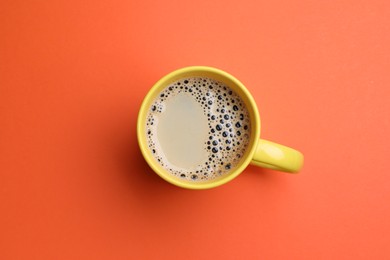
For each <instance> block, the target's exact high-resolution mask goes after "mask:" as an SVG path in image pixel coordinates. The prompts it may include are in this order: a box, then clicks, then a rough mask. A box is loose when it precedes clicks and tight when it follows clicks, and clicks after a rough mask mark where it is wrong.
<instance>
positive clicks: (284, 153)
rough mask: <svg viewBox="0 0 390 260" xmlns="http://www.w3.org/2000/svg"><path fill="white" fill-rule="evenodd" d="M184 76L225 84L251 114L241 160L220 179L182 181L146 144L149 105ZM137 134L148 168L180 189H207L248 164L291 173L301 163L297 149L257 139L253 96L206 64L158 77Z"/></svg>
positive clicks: (234, 174) (256, 121)
mask: <svg viewBox="0 0 390 260" xmlns="http://www.w3.org/2000/svg"><path fill="white" fill-rule="evenodd" d="M185 77H209V78H213V79H215V80H218V81H221V82H223V83H225V84H226V85H227V86H229V87H230V88H231V89H232V90H234V91H235V92H236V93H237V94H238V95H240V97H241V98H242V100H243V101H244V103H245V105H246V106H247V108H248V111H249V114H250V121H251V134H250V142H249V145H248V148H247V150H246V152H245V154H244V156H243V157H242V160H241V162H240V163H239V164H238V165H237V166H236V167H235V168H234V169H232V170H231V172H230V173H228V174H225V175H224V176H222V177H221V178H217V179H215V180H210V181H207V182H192V181H187V180H181V179H179V178H177V177H175V176H173V175H171V174H170V173H169V172H167V171H165V169H164V168H163V167H162V166H160V164H159V163H158V162H157V161H156V159H155V158H154V157H153V155H152V153H151V151H150V150H149V149H148V146H147V137H146V117H147V114H148V109H149V108H150V106H151V104H152V102H153V101H154V99H155V97H156V96H157V95H158V94H159V93H160V92H161V91H162V90H163V89H164V88H165V87H167V86H168V85H169V84H170V83H172V82H174V81H176V80H179V79H182V78H185ZM137 136H138V143H139V146H140V149H141V152H142V154H143V156H144V158H145V160H146V162H147V163H148V164H149V165H150V167H151V168H152V169H153V170H154V171H155V172H156V173H157V174H158V175H160V176H161V177H162V178H163V179H165V180H166V181H168V182H170V183H172V184H174V185H177V186H180V187H183V188H189V189H208V188H213V187H217V186H219V185H222V184H224V183H226V182H228V181H230V180H232V179H234V178H235V177H237V176H238V175H239V174H240V173H241V172H242V171H243V170H244V169H245V168H246V167H247V166H248V164H249V163H251V164H253V165H256V166H260V167H265V168H270V169H274V170H279V171H284V172H290V173H296V172H298V171H299V170H300V169H301V167H302V165H303V155H302V154H301V153H300V152H298V151H297V150H294V149H292V148H289V147H286V146H283V145H280V144H276V143H273V142H270V141H266V140H262V139H260V116H259V112H258V110H257V106H256V103H255V101H254V99H253V97H252V95H251V94H250V93H249V91H248V90H247V89H246V88H245V86H244V85H243V84H242V83H241V82H240V81H239V80H237V79H236V78H235V77H233V76H232V75H230V74H229V73H227V72H224V71H222V70H219V69H216V68H211V67H206V66H193V67H186V68H182V69H179V70H176V71H173V72H171V73H169V74H168V75H166V76H165V77H163V78H162V79H160V80H159V81H158V82H157V83H156V84H155V85H154V86H153V87H152V89H151V90H150V91H149V93H148V94H147V95H146V97H145V99H144V101H143V103H142V105H141V109H140V111H139V114H138V122H137ZM183 152H185V151H183Z"/></svg>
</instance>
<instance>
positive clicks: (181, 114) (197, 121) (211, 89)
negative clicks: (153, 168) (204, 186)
mask: <svg viewBox="0 0 390 260" xmlns="http://www.w3.org/2000/svg"><path fill="white" fill-rule="evenodd" d="M146 132H147V133H146V134H147V140H148V147H149V149H150V151H151V153H152V154H153V156H154V158H155V159H156V160H157V162H158V163H159V164H160V165H161V166H162V167H164V169H165V170H166V171H168V172H169V173H171V174H172V175H174V176H177V178H180V179H185V180H188V181H195V182H202V181H208V180H211V179H215V178H219V177H221V176H223V175H225V174H228V173H229V172H230V171H231V170H232V169H234V168H235V167H236V166H237V165H238V163H239V162H240V159H241V157H242V156H243V155H244V153H245V151H246V149H247V147H248V143H249V139H250V138H249V135H250V120H249V112H248V110H247V108H246V106H245V104H244V102H243V101H242V99H241V98H240V96H239V95H237V94H236V93H235V92H234V91H233V90H232V89H230V88H229V87H228V86H227V85H226V84H224V83H222V82H220V81H216V80H214V79H211V78H206V77H190V78H183V79H181V80H178V81H175V82H173V83H171V84H170V85H168V86H167V87H166V88H165V89H163V90H162V91H161V92H160V93H159V94H158V96H157V97H156V99H155V100H154V101H153V103H152V105H151V107H150V109H149V112H148V115H147V121H146Z"/></svg>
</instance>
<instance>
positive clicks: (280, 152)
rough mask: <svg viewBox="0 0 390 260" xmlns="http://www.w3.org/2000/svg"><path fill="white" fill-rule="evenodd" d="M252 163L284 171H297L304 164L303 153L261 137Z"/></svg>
mask: <svg viewBox="0 0 390 260" xmlns="http://www.w3.org/2000/svg"><path fill="white" fill-rule="evenodd" d="M251 164H253V165H256V166H260V167H264V168H268V169H273V170H278V171H283V172H289V173H297V172H299V170H300V169H301V168H302V166H303V154H302V153H301V152H299V151H297V150H295V149H292V148H290V147H287V146H284V145H281V144H277V143H274V142H270V141H267V140H263V139H260V140H259V142H258V144H257V148H256V151H255V153H254V155H253V158H252V161H251Z"/></svg>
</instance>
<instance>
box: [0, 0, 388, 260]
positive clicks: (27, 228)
mask: <svg viewBox="0 0 390 260" xmlns="http://www.w3.org/2000/svg"><path fill="white" fill-rule="evenodd" d="M389 17H390V4H389V2H388V1H369V0H367V1H350V0H349V1H305V0H297V1H279V0H277V1H256V0H243V1H222V0H219V1H208V0H199V1H177V0H174V1H152V0H130V1H123V0H114V1H108V0H94V1H92V0H88V1H74V0H71V1H65V0H59V1H44V0H41V1H20V0H18V1H8V0H5V1H1V3H0V124H1V125H0V259H390V246H389V241H390V174H389V163H388V162H389V155H390V148H389V145H390V142H389V133H390V131H389V130H390V102H389V101H390V98H389V97H390V76H389V75H390V73H389V72H390V71H389V68H390V18H389ZM188 65H209V66H215V67H218V68H221V69H223V70H226V71H228V72H229V73H231V74H233V75H234V76H236V77H237V78H239V79H240V80H241V81H242V82H243V83H244V84H245V85H246V86H247V88H248V89H249V90H250V91H251V92H252V93H253V96H254V98H255V100H256V102H257V103H258V106H259V110H260V114H261V118H262V137H263V138H266V139H270V140H272V141H277V142H280V143H283V144H286V145H289V146H292V147H295V148H297V149H299V150H301V151H302V152H303V153H304V154H305V166H304V169H303V170H302V172H301V174H299V175H289V174H284V173H279V172H274V171H271V170H263V169H259V168H256V167H252V166H249V167H248V168H247V169H246V170H245V172H244V173H243V174H241V175H240V176H239V177H238V178H237V179H235V180H233V181H232V182H230V183H228V184H226V185H224V186H222V187H219V188H216V189H212V190H205V191H192V190H184V189H181V188H177V187H175V186H172V185H171V184H168V183H166V182H164V181H163V180H162V179H160V178H159V177H158V176H157V175H155V174H154V173H153V172H152V171H151V169H150V168H149V167H148V166H147V164H146V163H145V162H144V160H143V157H142V156H141V154H140V151H139V149H138V146H137V141H136V132H135V129H136V116H137V112H138V109H139V106H140V104H141V101H142V99H143V97H144V96H145V95H146V93H147V91H148V90H149V88H150V87H151V86H152V85H153V83H155V82H156V81H157V80H158V79H159V78H160V77H162V76H163V75H165V74H166V73H168V72H170V71H172V70H174V69H177V68H180V67H183V66H188Z"/></svg>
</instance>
